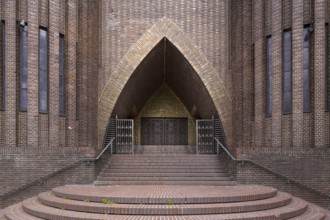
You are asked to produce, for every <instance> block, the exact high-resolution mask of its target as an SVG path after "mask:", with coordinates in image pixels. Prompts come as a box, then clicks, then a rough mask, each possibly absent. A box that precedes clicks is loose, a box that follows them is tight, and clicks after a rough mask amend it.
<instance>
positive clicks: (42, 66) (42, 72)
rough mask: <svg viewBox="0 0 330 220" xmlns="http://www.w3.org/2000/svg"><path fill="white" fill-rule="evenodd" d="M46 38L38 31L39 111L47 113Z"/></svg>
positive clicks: (43, 30)
mask: <svg viewBox="0 0 330 220" xmlns="http://www.w3.org/2000/svg"><path fill="white" fill-rule="evenodd" d="M47 41H48V37H47V30H45V29H39V111H41V112H47V111H48V45H47V44H48V42H47Z"/></svg>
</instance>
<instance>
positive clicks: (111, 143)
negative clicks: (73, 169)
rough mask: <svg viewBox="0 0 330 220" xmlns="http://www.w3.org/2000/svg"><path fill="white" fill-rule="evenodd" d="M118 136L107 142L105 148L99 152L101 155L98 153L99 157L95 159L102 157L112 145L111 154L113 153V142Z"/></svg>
mask: <svg viewBox="0 0 330 220" xmlns="http://www.w3.org/2000/svg"><path fill="white" fill-rule="evenodd" d="M115 139H116V138H115V137H114V138H112V139H111V140H110V141H109V143H108V144H107V146H106V147H105V148H103V150H102V151H101V152H100V153H99V155H97V157H96V158H95V159H94V161H95V160H98V159H100V157H101V156H102V155H103V153H104V152H105V151H106V150H107V149H108V148H109V147H110V154H111V155H112V154H113V142H114V140H115Z"/></svg>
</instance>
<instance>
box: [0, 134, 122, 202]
mask: <svg viewBox="0 0 330 220" xmlns="http://www.w3.org/2000/svg"><path fill="white" fill-rule="evenodd" d="M114 140H115V138H112V139H111V140H110V142H109V143H108V144H107V146H106V147H105V148H104V149H103V150H102V151H101V152H100V153H99V154H98V156H97V157H96V158H93V159H90V158H80V159H79V160H77V161H75V162H73V163H70V164H68V165H66V166H64V167H62V168H60V169H58V170H55V171H53V172H51V173H48V174H46V175H44V176H42V177H39V178H37V179H34V180H32V181H30V182H28V183H26V184H24V185H22V186H19V187H17V188H15V189H13V190H11V191H9V192H6V193H4V194H2V195H0V198H4V197H8V196H9V195H11V194H13V193H15V192H18V191H20V190H22V189H24V188H26V187H29V186H32V185H33V184H35V183H38V182H40V181H42V180H44V179H47V178H48V177H51V176H53V175H55V174H57V173H60V172H62V171H64V170H66V169H68V168H70V167H73V166H75V165H77V164H78V163H80V162H83V161H97V160H99V159H100V157H101V156H102V155H103V153H104V152H105V151H106V150H107V149H108V148H109V147H110V149H111V154H113V150H112V147H113V141H114Z"/></svg>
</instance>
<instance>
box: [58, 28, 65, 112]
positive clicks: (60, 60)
mask: <svg viewBox="0 0 330 220" xmlns="http://www.w3.org/2000/svg"><path fill="white" fill-rule="evenodd" d="M58 63H59V111H60V115H64V114H65V107H64V106H65V103H64V89H65V88H64V85H65V82H64V35H63V34H60V38H59V57H58Z"/></svg>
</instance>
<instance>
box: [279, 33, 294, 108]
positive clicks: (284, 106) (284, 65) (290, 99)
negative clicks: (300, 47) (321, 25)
mask: <svg viewBox="0 0 330 220" xmlns="http://www.w3.org/2000/svg"><path fill="white" fill-rule="evenodd" d="M286 33H290V48H289V50H288V51H286V45H285V44H286V42H285V39H286V38H285V34H286ZM286 52H290V56H289V57H290V64H289V67H286V62H285V59H286V56H285V54H286ZM282 56H283V107H282V108H283V114H292V107H293V106H292V29H291V28H288V29H284V31H283V54H282ZM287 68H288V69H289V70H287ZM286 73H288V74H289V75H290V78H289V80H290V82H289V83H286V82H285V81H286ZM288 84H289V89H288V91H289V94H290V96H289V103H290V106H289V108H288V110H286V109H287V108H286V98H287V97H286V95H285V94H286V85H288Z"/></svg>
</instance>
